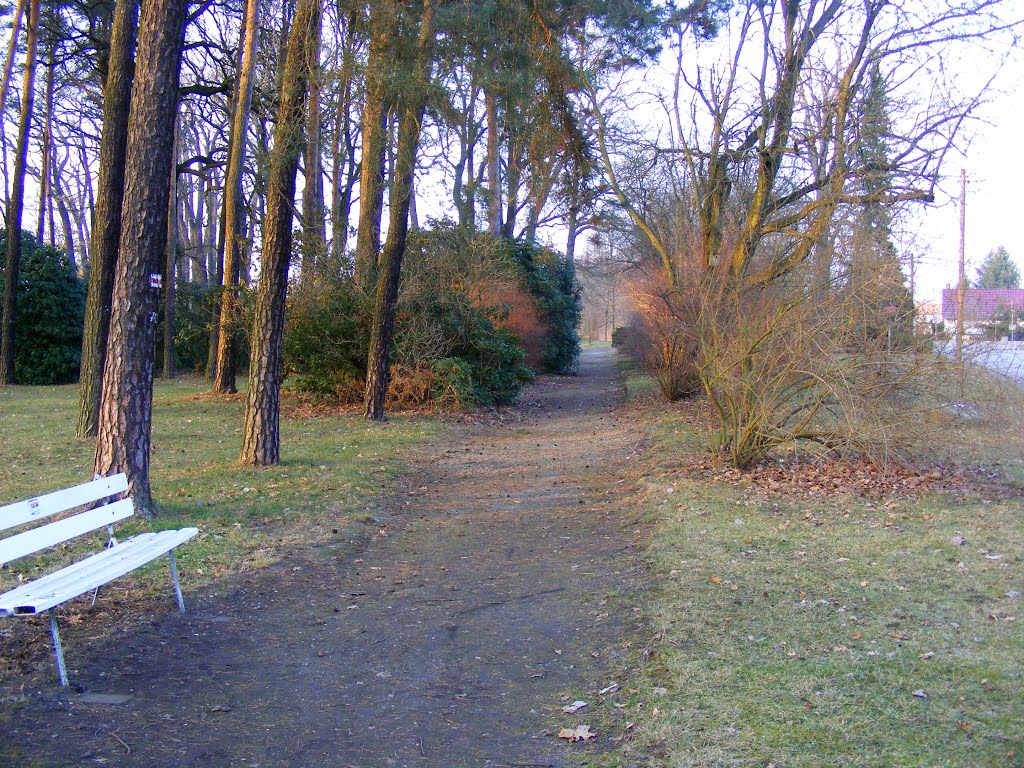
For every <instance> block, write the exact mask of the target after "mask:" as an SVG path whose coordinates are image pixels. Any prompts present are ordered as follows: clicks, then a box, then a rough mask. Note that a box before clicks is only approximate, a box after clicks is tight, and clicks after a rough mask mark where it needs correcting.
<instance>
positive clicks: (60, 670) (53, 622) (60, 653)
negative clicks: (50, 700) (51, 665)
mask: <svg viewBox="0 0 1024 768" xmlns="http://www.w3.org/2000/svg"><path fill="white" fill-rule="evenodd" d="M50 636H51V637H52V638H53V652H54V654H55V655H56V656H57V674H58V675H60V684H61V685H63V686H64V687H65V688H67V687H68V669H67V667H65V666H64V649H63V648H61V647H60V632H58V631H57V609H56V608H51V609H50Z"/></svg>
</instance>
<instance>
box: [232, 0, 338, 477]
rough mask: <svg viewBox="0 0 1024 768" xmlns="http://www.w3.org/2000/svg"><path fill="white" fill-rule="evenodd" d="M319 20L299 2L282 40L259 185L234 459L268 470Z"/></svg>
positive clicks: (275, 457) (310, 6) (310, 2)
mask: <svg viewBox="0 0 1024 768" xmlns="http://www.w3.org/2000/svg"><path fill="white" fill-rule="evenodd" d="M320 14H321V7H320V0H299V1H298V3H297V5H296V7H295V19H294V21H293V22H292V28H291V33H290V35H289V39H288V48H287V56H286V58H285V65H284V74H283V76H282V83H281V100H280V102H279V105H278V112H277V126H276V127H275V129H274V150H273V152H272V154H271V159H270V174H269V177H268V179H267V216H266V220H265V222H264V231H263V259H262V263H261V266H260V279H259V287H258V288H257V292H256V312H255V319H254V322H253V331H252V346H251V350H250V364H249V392H248V396H247V398H246V405H245V427H244V430H243V435H242V453H241V456H240V457H239V460H240V461H241V462H242V463H243V464H256V465H266V464H276V463H277V462H278V461H279V460H280V458H281V436H280V433H279V431H278V421H279V418H280V396H281V346H282V342H283V337H284V308H285V299H286V298H287V290H288V263H289V261H290V257H291V246H292V212H293V208H294V204H295V176H296V174H297V173H298V169H299V157H300V156H301V155H302V150H303V145H304V137H303V130H302V127H303V118H304V114H305V104H306V95H307V92H308V88H309V77H310V74H311V73H312V71H313V68H314V67H315V66H316V63H317V62H318V61H319V58H320Z"/></svg>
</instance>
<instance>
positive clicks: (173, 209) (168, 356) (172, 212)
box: [164, 127, 178, 379]
mask: <svg viewBox="0 0 1024 768" xmlns="http://www.w3.org/2000/svg"><path fill="white" fill-rule="evenodd" d="M166 251H167V256H166V258H167V261H166V263H165V265H164V378H165V379H173V378H174V331H175V321H174V310H175V302H176V301H177V293H178V290H177V289H178V280H177V277H178V132H177V127H175V132H174V147H173V149H172V150H171V172H170V186H169V187H168V192H167V248H166Z"/></svg>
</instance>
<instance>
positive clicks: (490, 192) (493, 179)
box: [484, 90, 501, 236]
mask: <svg viewBox="0 0 1024 768" xmlns="http://www.w3.org/2000/svg"><path fill="white" fill-rule="evenodd" d="M484 112H485V113H486V115H487V221H488V228H489V231H490V233H491V234H492V235H495V236H497V235H500V234H501V166H500V164H499V158H498V142H499V136H498V104H497V97H496V96H495V95H494V91H491V90H488V91H487V93H486V94H485V95H484Z"/></svg>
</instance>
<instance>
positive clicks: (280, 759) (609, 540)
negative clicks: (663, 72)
mask: <svg viewBox="0 0 1024 768" xmlns="http://www.w3.org/2000/svg"><path fill="white" fill-rule="evenodd" d="M523 401H524V403H523V405H522V406H521V408H520V411H519V413H520V414H521V416H522V419H521V420H519V421H513V422H511V423H508V422H506V423H501V424H497V425H495V424H486V425H483V424H481V425H476V426H470V427H458V428H455V429H453V430H451V431H449V432H448V433H447V434H446V435H445V437H444V441H445V442H444V443H443V444H441V443H440V442H439V443H438V444H437V445H435V446H433V447H429V448H427V449H426V450H425V453H424V455H422V456H421V457H420V458H421V462H420V463H421V464H422V468H421V469H419V470H418V471H417V472H416V473H415V474H413V475H411V476H410V477H408V478H406V479H405V481H404V482H400V483H399V484H398V485H397V486H396V488H395V489H394V490H393V492H392V494H391V495H390V496H389V497H387V498H384V499H382V500H381V502H380V504H381V509H380V514H379V518H380V519H382V520H383V521H385V522H384V523H383V527H382V528H381V530H380V531H379V532H378V533H377V535H376V536H374V537H373V539H372V540H371V541H369V542H368V543H365V545H360V546H359V547H358V548H357V549H356V551H353V547H352V546H351V545H350V546H348V548H347V549H346V547H345V545H343V544H337V543H333V544H332V543H323V544H320V545H317V546H316V547H314V548H312V549H309V550H306V551H303V552H297V553H293V554H292V555H290V556H288V557H287V558H286V559H285V560H284V561H283V562H281V563H279V564H277V565H275V566H273V567H272V568H268V569H265V570H263V571H259V572H256V573H250V574H242V575H239V576H235V577H232V578H231V579H229V580H228V581H227V582H226V584H221V585H220V586H218V587H216V588H214V589H213V590H211V591H210V592H208V593H204V594H200V595H195V594H193V595H191V596H189V595H186V600H188V599H189V597H191V605H190V612H189V613H188V614H186V615H185V616H177V615H170V614H168V615H167V616H164V617H162V618H160V619H159V620H158V621H156V622H154V623H153V624H152V625H149V626H147V627H143V628H142V631H133V632H127V633H123V634H122V633H118V634H115V636H113V637H112V638H110V639H109V640H105V641H102V642H95V643H92V644H90V645H88V646H86V647H77V648H71V649H69V661H70V663H71V664H72V666H74V667H77V668H78V672H77V674H76V675H75V680H76V682H78V683H81V684H82V685H84V686H85V688H86V689H87V690H89V691H90V692H111V693H113V692H117V693H127V694H130V695H131V698H130V700H129V701H127V703H125V704H122V705H119V706H110V705H96V704H86V703H84V702H83V701H82V700H81V697H79V696H76V695H74V694H67V695H66V694H65V693H64V692H62V691H59V689H56V688H54V689H50V690H48V691H44V692H42V693H39V694H31V695H28V696H26V697H25V700H24V702H22V703H21V704H18V705H8V706H7V707H6V708H5V711H4V713H3V718H2V723H0V725H2V726H3V736H2V737H0V738H2V739H3V742H4V743H3V746H2V748H0V765H18V766H28V765H43V766H72V765H74V766H79V765H110V766H140V767H141V766H145V767H146V768H162V767H163V766H181V767H183V768H184V767H185V766H189V767H191V766H204V767H205V766H210V767H211V768H228V767H229V766H230V767H232V768H234V767H236V766H237V767H239V768H241V766H249V767H251V768H256V766H259V767H260V768H271V767H274V768H277V767H279V766H295V767H298V766H332V767H342V766H358V767H359V768H376V767H377V766H424V767H427V766H436V767H437V768H441V767H442V766H450V767H452V768H460V767H461V766H495V767H497V766H562V765H567V764H573V760H574V758H573V754H574V752H575V748H572V747H569V746H567V745H566V744H565V743H564V742H560V741H558V740H557V739H556V738H554V737H553V736H552V735H551V734H550V732H548V733H545V729H546V728H551V727H556V726H557V725H576V724H577V723H578V722H583V720H580V719H579V716H578V715H577V716H565V715H561V714H560V713H559V711H558V710H559V707H560V706H561V705H562V704H563V702H562V701H561V700H560V697H561V696H563V695H571V696H573V698H586V699H587V700H592V697H588V696H587V695H586V694H587V693H588V692H589V691H592V690H594V689H596V688H599V687H601V686H603V685H606V684H607V683H608V681H609V680H612V679H616V676H617V675H620V674H621V673H622V672H623V665H624V663H625V660H624V654H623V651H622V646H623V644H624V642H626V641H628V640H629V635H630V632H631V628H630V623H631V622H632V620H633V618H632V617H633V613H632V609H631V608H630V606H629V605H628V602H627V601H626V600H619V599H612V600H609V601H607V604H603V603H602V598H604V597H605V596H606V595H608V594H610V593H618V592H629V591H630V589H631V587H633V586H635V585H636V583H637V581H638V574H639V570H638V565H637V563H636V562H635V559H634V557H633V555H634V551H633V548H632V542H633V541H634V538H635V536H634V525H633V521H632V520H631V519H630V517H629V513H628V509H626V508H624V504H623V496H624V494H625V493H626V492H627V490H628V489H629V488H630V487H631V486H632V483H631V482H628V481H629V480H632V479H633V478H634V475H635V463H636V453H637V452H638V451H639V450H640V449H641V444H642V435H640V434H639V433H637V432H635V431H633V430H632V429H631V427H630V426H629V425H628V424H627V423H626V420H625V418H624V417H623V416H622V415H621V414H619V413H618V412H617V408H618V406H619V405H620V388H619V386H618V384H617V382H616V380H615V375H614V357H613V353H612V352H611V351H610V350H606V349H595V350H588V351H587V352H585V353H584V356H583V358H582V361H581V366H580V373H579V375H578V376H575V377H570V378H557V379H554V378H552V379H544V380H543V381H542V382H541V383H539V384H537V385H535V386H533V387H530V388H529V389H527V390H525V391H524V393H523ZM75 657H77V658H75ZM7 693H8V699H10V698H11V696H10V694H11V692H10V691H8V692H7Z"/></svg>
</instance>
